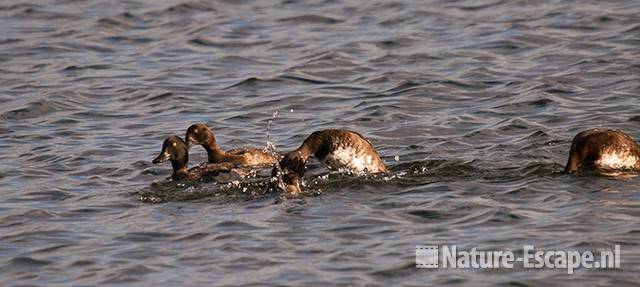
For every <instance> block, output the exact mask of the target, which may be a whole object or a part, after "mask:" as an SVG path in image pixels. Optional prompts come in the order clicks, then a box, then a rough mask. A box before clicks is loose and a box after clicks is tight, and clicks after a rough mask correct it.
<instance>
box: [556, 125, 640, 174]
mask: <svg viewBox="0 0 640 287" xmlns="http://www.w3.org/2000/svg"><path fill="white" fill-rule="evenodd" d="M583 167H593V168H596V169H598V170H605V171H615V170H640V147H638V144H636V142H635V140H633V138H632V137H630V136H629V135H627V134H625V133H624V132H622V131H619V130H613V129H590V130H586V131H583V132H581V133H579V134H577V135H576V136H575V137H574V138H573V143H572V144H571V151H570V153H569V160H568V161H567V166H566V167H565V169H564V170H565V172H567V173H573V172H576V171H578V170H579V169H581V168H583Z"/></svg>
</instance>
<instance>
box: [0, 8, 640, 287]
mask: <svg viewBox="0 0 640 287" xmlns="http://www.w3.org/2000/svg"><path fill="white" fill-rule="evenodd" d="M639 48H640V3H639V2H638V1H633V0H628V1H611V2H606V3H605V2H604V1H499V0H492V1H484V0H483V1H417V0H416V1H397V2H389V1H364V0H360V1H356V0H354V1H330V0H327V1H292V0H285V1H251V0H245V1H231V0H227V1H213V2H209V1H201V2H197V1H184V2H183V1H151V0H146V1H139V0H136V1H122V2H116V1H104V0H95V1H94V0H89V1H70V0H67V1H63V0H60V1H33V0H31V1H28V0H25V1H14V0H5V1H2V3H1V4H0V63H2V64H0V70H1V71H0V104H1V106H0V231H1V233H0V274H1V278H3V281H4V283H8V282H9V283H10V284H11V285H18V284H29V285H44V284H60V285H95V284H99V283H102V284H109V285H112V284H113V285H118V284H122V285H130V284H133V285H140V284H144V285H152V284H156V283H157V284H164V285H212V284H216V285H226V284H279V285H282V284H285V285H289V284H292V285H316V284H318V285H319V284H325V283H330V284H332V285H340V284H351V285H400V284H403V285H404V284H411V285H424V284H427V285H469V284H473V285H477V284H482V285H496V284H500V285H516V286H523V285H549V284H553V285H555V284H563V283H574V284H579V285H583V284H586V283H588V284H596V285H618V286H619V285H633V284H637V282H638V281H637V280H638V276H637V275H638V272H639V271H640V248H639V247H638V241H639V239H640V209H639V207H640V192H639V188H640V178H638V177H633V176H630V177H625V178H611V177H601V176H593V175H582V176H580V175H578V176H574V175H565V174H563V173H562V172H561V170H562V168H563V165H564V163H565V161H566V157H567V151H568V149H569V145H570V140H571V138H572V137H573V135H575V134H576V133H577V132H579V131H581V130H584V129H587V128H591V127H600V126H603V127H614V128H619V129H623V130H625V131H627V132H629V133H630V134H631V135H632V136H634V137H636V138H640V132H639V131H638V127H640V105H639V103H640V98H639V97H638V96H639V95H640V57H639V56H640V50H639ZM274 111H279V113H278V116H277V117H276V119H275V121H274V123H273V127H272V131H271V136H272V138H273V140H274V142H275V144H276V147H277V148H278V150H279V151H281V152H284V151H287V150H289V149H293V148H295V147H297V146H298V145H299V144H300V143H301V141H302V140H303V139H304V138H305V137H306V135H308V134H309V133H311V132H312V131H314V130H318V129H322V128H330V127H331V128H334V127H338V128H349V129H354V130H357V131H360V132H361V133H363V134H365V135H367V136H368V137H370V139H371V140H372V141H373V142H374V144H375V145H376V146H377V147H378V148H379V150H380V152H381V154H382V155H383V157H384V160H385V161H386V163H387V164H388V165H389V167H390V169H391V170H392V171H393V173H392V174H391V175H390V178H365V179H354V178H349V177H346V176H340V175H334V174H330V175H329V176H326V174H327V172H326V171H325V170H324V169H322V168H320V167H319V166H318V164H317V163H316V164H314V165H313V167H312V168H311V170H310V172H309V174H308V176H307V178H306V181H307V184H308V190H309V191H310V192H309V193H310V194H309V195H308V196H305V197H303V198H299V199H286V198H285V199H283V198H281V196H279V195H277V194H263V193H261V190H262V187H263V181H264V177H257V178H255V179H251V180H250V181H249V182H246V183H243V184H241V185H240V186H227V185H216V184H195V185H194V184H188V185H186V186H185V185H181V184H176V183H173V182H168V181H167V180H166V177H167V176H168V175H169V174H170V172H171V171H170V168H169V165H168V164H167V165H159V166H155V165H152V164H151V159H152V158H153V157H154V156H155V155H157V153H159V151H160V147H161V144H162V140H163V139H164V138H166V137H167V136H169V135H171V134H178V135H183V134H184V132H185V130H186V128H187V127H188V126H189V125H190V124H191V123H195V122H206V123H207V124H209V125H210V126H211V127H213V130H214V133H215V134H216V135H217V138H218V140H219V141H220V142H221V143H222V145H223V147H225V148H229V147H237V146H243V145H257V146H264V145H265V143H266V126H267V123H268V121H269V120H270V119H271V116H272V114H273V112H274ZM191 152H192V153H194V154H192V156H191V162H192V164H193V163H197V162H201V161H204V160H205V159H206V155H205V153H204V150H202V149H200V148H193V149H192V150H191ZM396 158H397V159H398V160H396ZM267 173H268V172H267ZM153 202H160V203H158V204H153ZM423 244H458V246H459V248H461V249H469V248H471V247H478V248H480V249H485V250H493V249H497V250H514V251H517V250H520V248H521V247H522V245H523V244H534V245H536V246H537V247H539V248H543V249H548V250H556V249H578V250H598V249H608V248H611V246H612V245H614V244H620V245H621V246H622V247H621V249H622V268H621V269H620V270H578V271H577V272H576V274H574V275H567V274H566V271H565V270H526V269H522V268H516V269H514V270H499V271H495V270H494V271H488V270H453V269H449V270H424V269H416V268H415V267H414V264H415V261H414V248H415V245H423Z"/></svg>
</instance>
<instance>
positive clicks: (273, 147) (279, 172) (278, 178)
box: [264, 110, 284, 189]
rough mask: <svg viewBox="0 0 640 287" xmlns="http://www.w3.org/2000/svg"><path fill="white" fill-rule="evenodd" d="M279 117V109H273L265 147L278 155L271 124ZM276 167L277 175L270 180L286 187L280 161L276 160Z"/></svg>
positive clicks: (281, 186)
mask: <svg viewBox="0 0 640 287" xmlns="http://www.w3.org/2000/svg"><path fill="white" fill-rule="evenodd" d="M277 117H278V111H277V110H275V111H273V115H271V119H270V120H269V123H268V124H267V146H266V147H265V148H264V150H265V151H268V152H271V153H272V154H273V155H274V156H276V157H277V156H278V151H277V150H276V145H275V143H274V142H273V141H272V140H271V125H272V124H273V121H275V119H276V118H277ZM274 167H275V168H276V170H277V172H276V176H274V177H271V179H270V181H271V182H278V186H279V187H280V188H282V189H284V182H283V181H282V170H281V168H280V163H279V162H276V164H275V166H274Z"/></svg>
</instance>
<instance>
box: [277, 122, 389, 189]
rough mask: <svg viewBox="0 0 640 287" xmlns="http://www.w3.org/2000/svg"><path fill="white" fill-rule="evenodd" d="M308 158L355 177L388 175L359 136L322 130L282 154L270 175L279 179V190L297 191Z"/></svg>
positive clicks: (345, 131) (371, 146) (367, 142)
mask: <svg viewBox="0 0 640 287" xmlns="http://www.w3.org/2000/svg"><path fill="white" fill-rule="evenodd" d="M311 155H313V156H315V157H316V158H317V159H318V160H319V161H320V162H321V163H322V164H324V165H325V166H326V167H327V168H328V169H330V170H337V171H340V172H345V173H350V174H353V175H358V176H360V175H366V174H374V173H383V172H387V168H386V167H385V165H384V162H383V161H382V159H381V158H380V155H379V154H378V152H377V151H376V150H375V148H374V147H373V144H371V142H370V141H369V140H367V139H366V138H365V137H363V136H362V135H360V134H359V133H357V132H353V131H348V130H338V129H330V130H321V131H317V132H314V133H312V134H311V135H309V137H307V138H306V139H305V140H304V142H303V143H302V145H301V146H300V147H299V148H297V149H295V150H293V151H291V152H289V153H288V154H287V155H285V156H284V158H283V159H282V160H281V161H280V162H279V164H278V165H277V166H276V167H275V168H274V170H273V172H272V175H274V176H278V175H279V176H281V177H282V180H281V182H278V185H279V186H278V187H279V188H282V189H284V190H285V191H286V192H289V193H298V192H300V191H301V186H300V184H301V179H302V177H303V176H304V174H305V172H306V164H307V161H308V159H309V157H310V156H311ZM272 187H273V183H272Z"/></svg>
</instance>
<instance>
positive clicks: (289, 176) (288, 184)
mask: <svg viewBox="0 0 640 287" xmlns="http://www.w3.org/2000/svg"><path fill="white" fill-rule="evenodd" d="M306 172H307V167H306V162H305V160H304V159H303V158H302V157H301V156H300V154H299V152H298V151H293V152H290V153H289V154H287V155H286V156H284V158H282V160H280V162H279V163H277V164H276V165H275V166H274V168H273V170H272V171H271V182H270V183H269V189H270V190H278V191H284V192H285V193H287V194H293V195H295V194H299V193H300V192H302V177H303V176H304V174H305V173H306Z"/></svg>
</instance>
